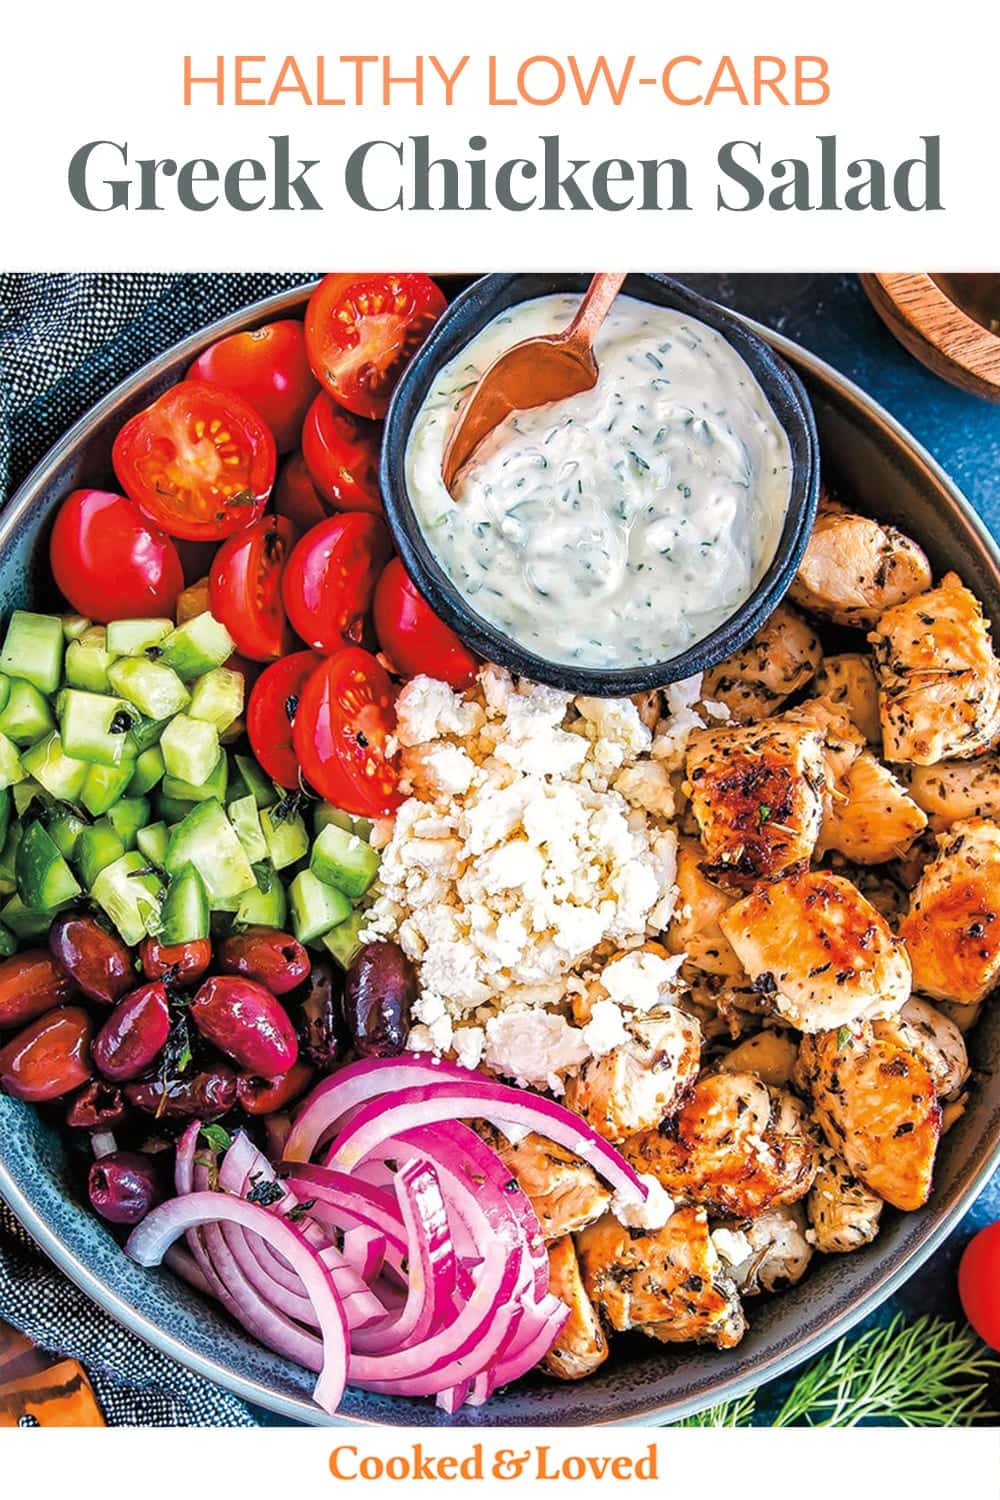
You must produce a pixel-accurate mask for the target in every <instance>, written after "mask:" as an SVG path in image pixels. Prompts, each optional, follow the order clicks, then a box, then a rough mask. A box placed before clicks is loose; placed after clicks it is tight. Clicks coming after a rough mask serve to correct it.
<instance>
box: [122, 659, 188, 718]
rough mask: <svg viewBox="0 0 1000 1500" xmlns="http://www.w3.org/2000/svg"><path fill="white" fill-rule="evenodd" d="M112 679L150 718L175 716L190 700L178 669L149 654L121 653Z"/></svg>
mask: <svg viewBox="0 0 1000 1500" xmlns="http://www.w3.org/2000/svg"><path fill="white" fill-rule="evenodd" d="M108 682H109V683H110V684H111V686H112V688H113V689H114V691H115V692H116V693H120V694H121V696H122V697H123V698H127V699H128V701H129V702H130V703H134V704H135V706H136V708H137V709H138V710H139V712H140V713H141V714H144V715H145V716H146V718H147V719H172V718H173V716H174V714H179V713H180V712H181V710H182V709H185V708H187V706H188V702H189V701H190V700H189V695H188V690H187V688H186V687H185V686H184V684H183V682H182V681H181V679H180V678H179V677H178V675H177V673H176V672H174V671H172V670H171V669H170V667H168V666H166V665H165V664H164V663H163V662H162V661H147V660H146V659H145V657H137V656H125V657H119V659H118V660H117V661H115V662H112V664H111V666H110V667H109V668H108Z"/></svg>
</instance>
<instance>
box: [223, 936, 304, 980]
mask: <svg viewBox="0 0 1000 1500" xmlns="http://www.w3.org/2000/svg"><path fill="white" fill-rule="evenodd" d="M216 959H217V962H218V967H219V968H220V969H221V970H222V972H223V974H240V975H241V976H242V977H243V978H244V979H255V980H256V981H257V983H258V984H262V985H264V986H265V988H266V989H269V990H270V991H271V994H272V995H287V994H288V991H289V990H294V989H295V987H296V985H299V984H301V983H302V981H303V980H304V979H305V978H306V977H307V975H308V973H309V955H308V953H307V952H306V950H305V949H304V948H303V946H302V944H301V943H297V942H296V941H295V939H294V938H293V937H289V935H288V933H287V932H276V931H275V929H274V928H273V927H247V928H245V929H244V930H243V932H234V933H233V935H232V937H227V938H226V939H225V940H224V941H223V942H222V943H220V944H219V951H218V953H217V954H216Z"/></svg>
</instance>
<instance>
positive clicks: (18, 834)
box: [0, 823, 24, 890]
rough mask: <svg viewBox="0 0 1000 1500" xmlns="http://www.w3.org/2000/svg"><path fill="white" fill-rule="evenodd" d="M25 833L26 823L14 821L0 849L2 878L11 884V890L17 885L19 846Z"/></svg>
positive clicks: (0, 875)
mask: <svg viewBox="0 0 1000 1500" xmlns="http://www.w3.org/2000/svg"><path fill="white" fill-rule="evenodd" d="M23 834H24V824H23V823H12V824H11V825H10V827H9V829H8V830H7V837H6V838H5V839H4V841H3V848H2V849H0V880H2V881H3V882H4V883H5V884H6V885H9V887H10V889H11V890H13V889H14V885H15V880H14V868H15V864H16V861H17V848H18V845H19V844H20V842H21V838H22V836H23Z"/></svg>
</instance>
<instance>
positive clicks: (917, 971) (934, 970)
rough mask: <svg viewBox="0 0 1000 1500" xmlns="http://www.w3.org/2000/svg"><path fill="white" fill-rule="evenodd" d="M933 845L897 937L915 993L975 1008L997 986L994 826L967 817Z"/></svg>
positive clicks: (999, 893) (999, 901) (999, 891)
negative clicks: (902, 943) (931, 856)
mask: <svg viewBox="0 0 1000 1500" xmlns="http://www.w3.org/2000/svg"><path fill="white" fill-rule="evenodd" d="M937 845H938V854H937V858H936V859H934V860H932V861H931V863H930V864H928V865H926V866H925V868H924V873H923V874H922V875H921V877H920V880H919V881H918V883H917V885H916V887H915V888H914V890H913V891H912V892H911V894H910V910H909V912H908V913H907V915H906V916H905V917H904V918H903V921H902V923H901V924H900V929H899V933H900V937H902V938H903V940H904V941H905V943H906V947H907V950H908V952H909V955H910V962H911V963H912V965H913V985H914V988H915V989H917V990H919V991H920V993H921V994H923V995H929V996H930V998H931V999H932V1000H951V1001H953V1002H954V1003H956V1004H958V1005H974V1004H975V1003H976V1001H977V1000H982V999H984V998H985V996H986V995H987V994H989V992H990V990H991V989H993V987H994V986H995V985H996V984H997V983H998V981H1000V824H997V823H991V822H988V821H987V820H986V819H985V818H967V819H965V820H964V821H963V822H961V823H953V824H952V826H951V828H950V829H949V830H948V831H947V833H941V834H938V839H937Z"/></svg>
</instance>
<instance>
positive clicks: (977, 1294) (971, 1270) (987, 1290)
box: [958, 1220, 1000, 1349]
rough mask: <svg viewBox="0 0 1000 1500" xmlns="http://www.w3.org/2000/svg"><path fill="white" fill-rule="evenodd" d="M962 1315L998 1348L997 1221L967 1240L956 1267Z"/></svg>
mask: <svg viewBox="0 0 1000 1500" xmlns="http://www.w3.org/2000/svg"><path fill="white" fill-rule="evenodd" d="M958 1295H959V1297H960V1298H961V1299H962V1308H963V1310H964V1312H965V1316H966V1317H967V1318H968V1320H969V1322H970V1323H971V1324H972V1326H973V1328H974V1329H975V1330H976V1332H977V1333H978V1334H979V1337H980V1338H981V1339H982V1340H983V1343H984V1344H989V1346H990V1348H991V1349H1000V1220H998V1221H997V1223H996V1224H989V1225H987V1227H986V1228H985V1229H981V1230H980V1231H979V1233H978V1234H977V1235H976V1236H975V1237H974V1238H973V1239H972V1240H970V1241H969V1243H968V1245H967V1246H966V1247H965V1253H964V1254H963V1256H962V1259H961V1263H960V1264H959V1267H958Z"/></svg>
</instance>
